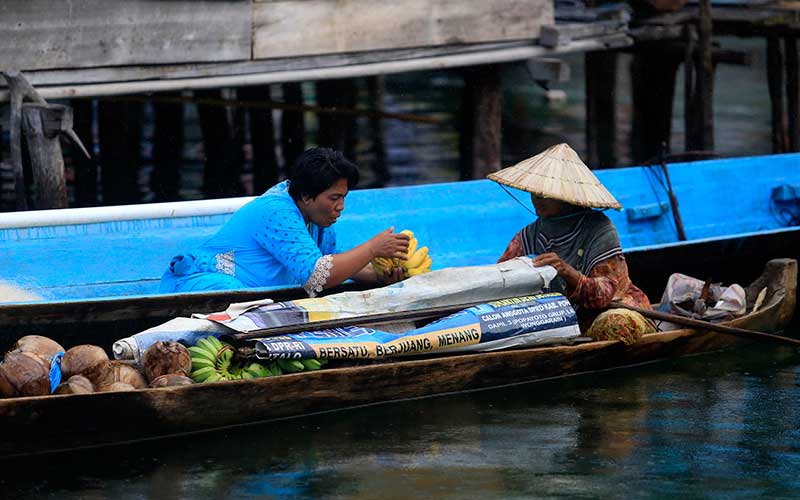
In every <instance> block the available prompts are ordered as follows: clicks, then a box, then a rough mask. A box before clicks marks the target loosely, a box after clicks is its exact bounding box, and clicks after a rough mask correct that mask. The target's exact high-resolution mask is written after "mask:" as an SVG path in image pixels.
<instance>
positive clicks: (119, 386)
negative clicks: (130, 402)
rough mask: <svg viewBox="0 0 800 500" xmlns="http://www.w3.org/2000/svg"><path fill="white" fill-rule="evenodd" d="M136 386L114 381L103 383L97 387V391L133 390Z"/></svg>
mask: <svg viewBox="0 0 800 500" xmlns="http://www.w3.org/2000/svg"><path fill="white" fill-rule="evenodd" d="M135 390H136V388H135V387H134V386H132V385H131V384H126V383H125V382H114V383H113V384H109V385H104V386H102V387H100V388H99V389H98V392H115V391H135Z"/></svg>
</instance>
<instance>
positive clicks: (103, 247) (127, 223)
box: [0, 154, 800, 336]
mask: <svg viewBox="0 0 800 500" xmlns="http://www.w3.org/2000/svg"><path fill="white" fill-rule="evenodd" d="M798 167H800V154H788V155H776V156H765V157H752V158H737V159H726V160H713V161H702V162H692V163H684V164H673V165H671V166H670V177H671V179H672V184H673V186H674V191H675V193H676V195H677V197H678V200H679V203H680V213H681V215H682V218H683V223H684V226H685V229H686V233H687V236H688V238H689V241H687V242H678V241H677V233H676V230H675V224H674V221H673V217H672V212H671V208H670V206H669V204H668V203H667V201H668V197H667V194H666V192H665V191H664V190H663V189H662V188H661V187H660V184H659V180H658V178H657V176H656V175H654V173H653V171H652V170H650V169H648V168H643V167H632V168H620V169H610V170H599V171H595V173H596V174H597V176H598V178H600V180H601V181H602V182H603V183H604V184H605V185H606V186H607V187H608V188H609V190H610V191H611V192H612V193H613V194H614V195H615V196H616V197H617V199H618V200H619V201H620V202H621V203H622V205H623V207H625V209H624V210H623V211H619V212H617V211H608V212H607V214H608V215H609V217H610V218H611V219H612V220H613V221H614V223H615V224H616V226H617V228H618V230H619V233H620V239H621V242H622V246H623V248H624V249H625V251H626V255H627V259H628V264H629V268H630V272H631V276H632V277H633V279H634V281H635V282H636V283H637V285H639V286H641V288H642V289H643V290H644V291H645V292H646V293H647V294H648V295H649V296H650V297H651V299H653V300H658V298H659V297H660V293H661V290H662V288H663V286H664V283H665V282H666V279H667V277H668V276H669V274H671V273H673V272H683V273H686V274H690V275H694V276H698V277H701V278H706V277H711V278H714V279H718V280H725V279H727V278H726V277H727V276H728V275H731V273H735V276H737V277H741V280H742V281H743V282H747V281H749V279H751V278H754V277H755V276H757V275H758V274H759V273H760V271H761V268H762V266H763V264H764V262H766V260H768V259H770V258H780V257H790V258H797V257H798V256H799V255H798V254H800V251H799V249H800V230H798V228H797V227H794V226H791V227H787V223H789V224H791V223H796V222H797V221H795V220H792V219H793V218H795V217H794V215H795V211H797V209H798V198H797V197H796V196H795V187H797V189H796V191H797V194H799V195H800V168H798ZM512 192H513V194H514V195H515V196H516V197H517V198H518V199H519V200H521V201H522V202H523V203H524V205H526V206H523V204H520V203H519V202H518V201H516V200H514V199H512V198H511V197H509V196H508V194H507V193H506V192H505V191H504V190H503V189H501V188H500V187H499V186H498V185H496V184H495V183H493V182H490V181H469V182H460V183H445V184H434V185H424V186H409V187H396V188H386V189H368V190H356V191H353V192H352V193H351V194H350V195H349V196H348V198H347V202H346V209H345V214H344V215H343V216H342V218H341V219H340V221H339V222H338V223H337V226H336V228H337V235H338V240H339V243H340V246H341V247H342V248H348V247H350V246H353V245H355V244H358V243H360V242H361V241H363V240H364V239H365V238H367V237H369V236H371V235H373V234H375V233H377V232H378V231H380V230H383V229H385V228H386V227H388V226H394V227H395V228H396V229H397V230H400V229H403V228H408V229H411V230H413V231H414V232H415V234H416V236H417V238H418V239H419V241H420V242H421V244H424V245H428V246H429V248H430V254H431V256H432V258H433V267H434V268H442V267H449V266H467V265H481V264H487V263H492V262H495V261H496V260H497V258H498V256H499V255H500V254H501V253H502V251H503V250H504V248H505V246H506V244H507V243H508V241H509V239H510V238H511V237H512V236H513V235H514V234H515V233H516V232H517V231H518V230H519V229H520V228H521V227H523V226H524V225H526V224H528V223H529V222H530V221H531V220H533V219H534V215H532V213H531V212H529V208H530V201H529V199H528V196H527V194H526V193H523V192H520V191H512ZM246 201H247V200H246V199H241V200H238V201H237V203H238V204H241V203H244V202H246ZM191 203H195V204H197V203H198V202H184V204H191ZM201 203H202V202H201ZM184 204H181V203H179V204H171V205H170V207H173V208H174V207H182V206H184ZM526 207H527V208H526ZM117 208H119V207H117ZM111 210H112V209H110V208H106V209H103V208H100V209H89V210H88V212H87V211H86V209H84V212H81V214H84V215H85V214H87V213H88V214H89V215H91V216H96V215H97V214H100V215H101V216H102V215H103V212H104V211H111ZM126 210H129V211H131V212H133V211H134V210H135V209H134V208H133V207H131V208H128V207H125V208H123V212H124V211H126ZM233 210H234V209H228V210H220V211H218V212H215V211H213V210H211V211H209V210H205V211H201V212H200V213H199V214H195V215H187V216H180V217H168V216H163V217H157V218H147V219H136V220H126V219H125V217H122V218H119V217H117V219H115V220H106V221H103V220H102V217H100V218H98V219H96V220H92V221H91V222H84V223H73V224H57V225H55V224H51V223H47V222H43V223H39V224H37V225H35V226H23V227H5V228H0V256H2V257H3V258H2V261H3V263H4V264H5V265H4V266H3V267H2V269H0V282H2V281H6V282H11V283H13V284H15V285H17V286H20V287H22V288H24V289H27V290H30V291H32V292H34V293H37V294H39V295H41V296H43V298H44V299H45V300H44V301H41V302H31V303H16V304H14V303H12V304H0V325H3V326H4V327H8V328H11V329H16V330H19V331H21V332H22V333H34V332H36V331H39V332H40V333H52V332H49V331H47V329H48V328H52V327H53V325H58V324H60V325H62V326H63V325H82V326H81V327H79V328H78V327H76V328H75V330H76V331H75V332H73V333H75V334H78V335H82V334H83V333H85V334H86V335H94V333H93V332H92V331H90V330H94V329H103V328H105V329H109V328H110V329H114V330H115V331H116V333H117V334H119V336H124V335H126V334H127V333H129V332H134V331H139V330H141V329H143V328H147V327H149V326H152V325H153V324H158V323H160V322H163V321H164V320H166V319H169V318H171V317H175V316H179V315H186V314H189V313H191V312H197V311H209V310H219V309H224V308H225V307H226V306H227V304H228V303H230V302H239V301H246V300H252V299H255V298H261V297H264V296H265V295H269V296H275V297H276V298H280V299H287V298H296V297H298V296H300V295H301V290H298V289H297V288H295V287H294V286H293V285H291V284H287V286H285V287H276V289H269V290H267V289H261V290H245V291H237V292H214V293H192V294H177V295H158V294H156V292H157V287H158V279H159V277H160V275H161V273H162V272H163V270H164V267H165V266H166V263H167V262H168V261H169V259H170V257H171V256H172V255H174V254H176V253H178V252H180V251H185V250H187V249H190V248H192V247H193V246H195V245H197V244H199V243H200V242H202V241H203V240H204V239H205V238H207V237H209V236H210V235H212V234H213V233H214V232H215V231H216V230H217V229H218V228H219V227H220V225H221V224H223V223H224V221H225V220H227V218H228V217H229V216H230V213H231V212H232V211H233ZM177 211H180V210H177ZM54 212H55V211H54ZM57 212H58V214H57V215H59V216H62V214H69V213H70V210H62V211H57ZM11 215H14V214H11ZM798 215H800V214H798ZM89 220H91V218H89ZM2 225H3V223H2V221H0V226H2ZM6 226H8V224H6ZM351 286H352V285H348V286H347V287H351ZM287 287H288V288H287ZM347 287H345V288H347ZM70 328H71V327H70ZM81 328H82V329H83V330H82V331H83V333H81V331H80V330H81Z"/></svg>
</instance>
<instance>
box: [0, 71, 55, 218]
mask: <svg viewBox="0 0 800 500" xmlns="http://www.w3.org/2000/svg"><path fill="white" fill-rule="evenodd" d="M0 74H2V75H3V77H5V79H6V82H7V83H8V89H9V91H10V96H9V101H10V104H11V109H10V114H9V123H8V126H9V129H8V134H9V140H10V145H9V147H10V150H11V164H12V165H13V168H14V192H15V195H16V208H17V210H27V209H28V193H27V191H26V189H25V172H24V170H23V167H22V102H23V101H24V100H25V98H28V99H31V100H32V101H33V102H36V103H39V104H45V100H44V99H42V97H41V96H40V95H39V94H38V93H37V92H36V90H34V88H33V87H32V86H31V84H30V83H28V80H26V79H25V77H24V76H22V73H20V72H19V71H17V70H8V71H0Z"/></svg>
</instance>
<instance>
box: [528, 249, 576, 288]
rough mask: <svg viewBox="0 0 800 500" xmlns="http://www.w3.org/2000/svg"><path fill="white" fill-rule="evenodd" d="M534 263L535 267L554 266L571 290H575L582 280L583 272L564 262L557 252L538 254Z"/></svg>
mask: <svg viewBox="0 0 800 500" xmlns="http://www.w3.org/2000/svg"><path fill="white" fill-rule="evenodd" d="M533 265H534V266H535V267H540V266H553V268H555V270H556V272H557V273H558V275H559V276H561V277H562V278H564V281H566V282H567V287H568V288H569V289H570V290H574V289H575V287H577V286H578V282H579V281H580V280H581V276H582V275H581V273H580V272H579V271H578V270H577V269H575V268H574V267H572V266H570V265H569V264H567V263H566V262H564V260H563V259H562V258H561V257H559V256H558V254H557V253H555V252H549V253H543V254H541V255H537V256H536V257H534V259H533Z"/></svg>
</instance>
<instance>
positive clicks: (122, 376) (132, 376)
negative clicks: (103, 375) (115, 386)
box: [111, 361, 147, 389]
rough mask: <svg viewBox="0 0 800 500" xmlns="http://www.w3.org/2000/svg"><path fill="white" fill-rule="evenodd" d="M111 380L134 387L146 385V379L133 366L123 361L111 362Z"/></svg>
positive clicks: (141, 387)
mask: <svg viewBox="0 0 800 500" xmlns="http://www.w3.org/2000/svg"><path fill="white" fill-rule="evenodd" d="M111 370H112V372H113V374H112V380H113V381H114V382H124V383H126V384H129V385H132V386H133V388H134V389H144V388H145V387H147V380H146V379H145V378H144V375H142V372H140V371H139V370H138V369H137V368H136V367H135V366H133V365H132V364H129V363H125V362H124V361H112V362H111Z"/></svg>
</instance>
